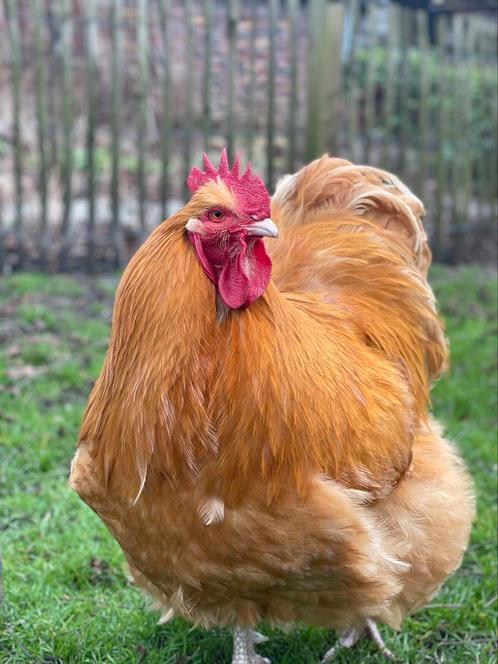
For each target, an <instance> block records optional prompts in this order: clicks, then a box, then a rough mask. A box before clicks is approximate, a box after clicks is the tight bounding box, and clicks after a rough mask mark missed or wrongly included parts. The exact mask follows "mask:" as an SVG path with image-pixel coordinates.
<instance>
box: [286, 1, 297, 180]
mask: <svg viewBox="0 0 498 664" xmlns="http://www.w3.org/2000/svg"><path fill="white" fill-rule="evenodd" d="M299 14H300V9H299V2H298V0H289V52H290V62H289V79H290V94H289V110H288V113H289V117H288V120H287V137H288V140H289V150H288V158H287V169H288V171H289V172H290V173H294V170H295V168H296V156H297V154H296V152H297V150H296V134H297V127H296V120H297V108H298V103H299V100H298V96H297V90H298V71H297V61H298V51H299V45H298V44H299V31H298V27H299Z"/></svg>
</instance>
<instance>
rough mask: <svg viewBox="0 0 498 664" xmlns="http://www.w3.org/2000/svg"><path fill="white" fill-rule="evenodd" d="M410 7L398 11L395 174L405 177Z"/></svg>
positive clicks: (409, 80) (407, 140)
mask: <svg viewBox="0 0 498 664" xmlns="http://www.w3.org/2000/svg"><path fill="white" fill-rule="evenodd" d="M411 13H412V10H411V9H407V8H405V7H402V8H401V10H400V13H399V20H400V25H399V34H400V37H401V51H400V61H399V81H400V84H399V98H398V119H399V131H398V141H397V143H398V158H397V165H396V170H397V175H398V176H399V177H400V178H402V179H406V176H407V173H406V169H407V150H408V142H409V134H410V117H409V109H410V106H411V101H410V97H411V69H410V62H409V57H410V49H411V44H410V37H411V33H410V19H411Z"/></svg>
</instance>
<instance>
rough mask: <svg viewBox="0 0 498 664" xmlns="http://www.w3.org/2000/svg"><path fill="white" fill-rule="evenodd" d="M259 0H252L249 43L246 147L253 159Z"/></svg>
mask: <svg viewBox="0 0 498 664" xmlns="http://www.w3.org/2000/svg"><path fill="white" fill-rule="evenodd" d="M258 6H259V5H258V0H251V33H250V40H251V42H250V45H249V85H248V86H247V98H246V105H247V120H246V122H247V127H246V149H247V158H248V159H249V160H251V159H252V150H253V144H254V139H253V132H254V129H255V124H256V122H255V114H254V109H255V106H256V104H255V99H254V98H255V95H256V36H257V33H258Z"/></svg>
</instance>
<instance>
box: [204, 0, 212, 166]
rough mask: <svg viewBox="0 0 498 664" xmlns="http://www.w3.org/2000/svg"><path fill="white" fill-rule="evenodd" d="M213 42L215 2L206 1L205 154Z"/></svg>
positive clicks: (209, 121)
mask: <svg viewBox="0 0 498 664" xmlns="http://www.w3.org/2000/svg"><path fill="white" fill-rule="evenodd" d="M212 40H213V2H212V0H204V80H203V82H202V128H203V132H204V152H206V154H207V153H208V152H209V139H210V132H211V85H212V81H211V67H212V57H211V51H212Z"/></svg>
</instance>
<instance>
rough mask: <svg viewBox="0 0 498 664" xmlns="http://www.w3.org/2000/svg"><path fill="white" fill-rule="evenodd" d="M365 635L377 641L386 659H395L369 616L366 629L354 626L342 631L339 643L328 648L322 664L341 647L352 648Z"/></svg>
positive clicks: (329, 659)
mask: <svg viewBox="0 0 498 664" xmlns="http://www.w3.org/2000/svg"><path fill="white" fill-rule="evenodd" d="M364 636H367V637H369V638H370V639H372V641H373V642H374V643H375V645H376V646H377V648H378V649H379V650H380V652H381V653H382V654H383V655H384V657H385V658H386V659H389V660H394V659H395V657H394V655H393V653H392V652H391V651H390V650H389V648H387V646H386V644H385V643H384V639H383V638H382V636H381V635H380V632H379V628H378V627H377V625H376V624H375V622H374V621H373V620H372V619H371V618H368V619H367V622H366V625H365V627H364V629H355V628H353V629H348V630H346V631H345V632H342V633H341V634H340V636H339V643H337V644H336V645H335V646H333V647H332V648H331V649H330V650H328V651H327V652H326V653H325V655H324V657H323V659H322V664H325V663H326V662H330V661H331V660H332V659H333V658H334V657H335V655H336V654H337V652H338V651H339V650H340V649H341V648H352V647H353V646H354V644H355V643H357V642H358V641H359V640H360V639H361V638H363V637H364Z"/></svg>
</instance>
